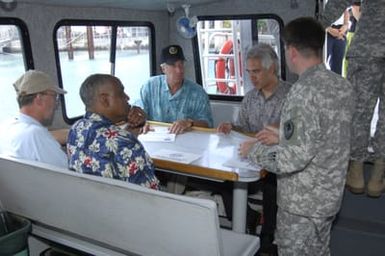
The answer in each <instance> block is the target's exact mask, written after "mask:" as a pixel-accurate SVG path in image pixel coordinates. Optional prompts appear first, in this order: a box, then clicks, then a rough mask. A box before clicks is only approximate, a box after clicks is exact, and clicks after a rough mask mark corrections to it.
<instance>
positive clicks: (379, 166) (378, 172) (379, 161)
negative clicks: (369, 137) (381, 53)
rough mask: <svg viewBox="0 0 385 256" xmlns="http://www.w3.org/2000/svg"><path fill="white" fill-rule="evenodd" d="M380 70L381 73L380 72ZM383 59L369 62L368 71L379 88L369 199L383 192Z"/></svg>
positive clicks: (384, 120)
mask: <svg viewBox="0 0 385 256" xmlns="http://www.w3.org/2000/svg"><path fill="white" fill-rule="evenodd" d="M381 70H382V71H381ZM384 70H385V58H376V59H374V60H373V61H371V66H370V71H371V72H374V73H375V74H371V76H373V77H371V78H372V81H371V82H372V83H374V84H377V85H378V87H379V99H380V101H379V105H378V121H377V126H376V132H375V134H374V141H373V150H374V158H375V161H374V167H373V169H372V172H371V175H370V179H369V182H368V186H367V191H366V192H367V195H368V196H370V197H379V196H381V194H382V192H384V189H385V185H384V180H383V178H384V170H385V143H384V142H385V104H384V101H385V75H384Z"/></svg>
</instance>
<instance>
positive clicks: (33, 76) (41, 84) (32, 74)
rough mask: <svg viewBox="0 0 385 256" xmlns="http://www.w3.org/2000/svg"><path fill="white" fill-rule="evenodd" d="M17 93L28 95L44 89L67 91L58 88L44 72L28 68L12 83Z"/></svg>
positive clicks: (63, 92) (60, 92) (62, 92)
mask: <svg viewBox="0 0 385 256" xmlns="http://www.w3.org/2000/svg"><path fill="white" fill-rule="evenodd" d="M13 86H14V87H15V90H16V93H17V95H19V96H20V95H29V94H35V93H39V92H43V91H46V90H51V91H54V92H56V93H58V94H65V93H67V92H66V91H65V90H63V89H61V88H59V86H57V85H56V83H54V81H53V80H52V79H51V78H50V77H49V76H48V75H47V74H46V73H44V72H41V71H37V70H28V71H27V72H25V73H24V75H22V76H21V77H20V78H19V79H17V81H16V82H15V83H14V84H13Z"/></svg>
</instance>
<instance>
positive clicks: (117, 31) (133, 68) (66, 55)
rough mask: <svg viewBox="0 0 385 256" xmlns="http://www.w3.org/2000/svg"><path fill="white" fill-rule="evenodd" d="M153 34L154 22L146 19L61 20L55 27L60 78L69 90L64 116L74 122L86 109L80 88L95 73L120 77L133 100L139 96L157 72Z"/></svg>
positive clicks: (65, 99) (66, 96)
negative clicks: (117, 20) (145, 20)
mask: <svg viewBox="0 0 385 256" xmlns="http://www.w3.org/2000/svg"><path fill="white" fill-rule="evenodd" d="M153 34H154V29H153V26H152V25H151V24H150V23H143V22H142V23H132V22H105V21H94V22H88V21H73V20H66V21H61V22H59V24H58V25H57V26H56V29H55V39H56V40H55V47H56V58H57V63H58V67H59V73H60V74H59V81H60V80H61V81H60V82H61V83H62V87H63V88H64V89H65V90H66V91H67V92H68V93H67V94H66V95H65V96H64V106H63V114H64V119H65V120H66V121H67V122H68V123H73V122H74V121H75V120H76V119H77V118H79V117H80V116H82V115H83V114H84V113H85V110H84V104H83V102H82V101H81V99H80V96H79V88H80V86H81V83H82V82H83V81H84V80H85V78H86V77H88V76H89V75H91V74H94V73H104V74H111V75H114V76H116V77H118V78H119V79H120V80H121V81H122V83H123V85H124V87H125V92H126V93H127V95H129V96H130V103H134V102H135V101H136V100H138V99H139V93H140V87H141V85H142V84H143V83H144V82H145V81H146V80H147V79H148V78H149V77H150V76H151V75H152V74H154V73H155V71H154V70H152V67H153V64H152V63H154V61H155V60H153V57H152V54H151V52H153V51H154V50H153V47H154V43H153Z"/></svg>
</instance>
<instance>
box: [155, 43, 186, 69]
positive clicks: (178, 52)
mask: <svg viewBox="0 0 385 256" xmlns="http://www.w3.org/2000/svg"><path fill="white" fill-rule="evenodd" d="M178 60H186V59H185V57H184V54H183V50H182V47H180V46H179V45H169V46H167V47H165V48H163V49H162V53H161V55H160V62H161V63H166V64H169V65H173V64H174V63H175V62H176V61H178Z"/></svg>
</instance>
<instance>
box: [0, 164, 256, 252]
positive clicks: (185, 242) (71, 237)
mask: <svg viewBox="0 0 385 256" xmlns="http://www.w3.org/2000/svg"><path fill="white" fill-rule="evenodd" d="M0 201H1V202H2V204H3V207H4V208H5V209H6V210H7V211H9V212H12V213H15V214H19V215H21V216H24V217H26V218H29V219H30V220H32V221H33V230H32V233H33V234H34V235H36V236H40V237H43V238H46V239H48V240H51V241H54V242H58V243H61V244H64V245H67V246H70V247H73V248H76V249H79V250H82V251H85V252H88V253H91V254H94V255H156V256H162V255H165V256H166V255H167V256H171V255H176V256H179V255H194V256H197V255H208V256H213V255H229V256H238V255H254V254H255V252H256V251H257V250H258V247H259V240H258V238H257V237H255V236H250V235H246V234H239V233H235V232H233V231H230V230H224V229H221V228H220V227H219V221H218V216H217V209H216V204H215V203H214V202H212V201H210V200H205V199H198V198H190V197H186V196H182V195H174V194H170V193H166V192H161V191H154V190H151V189H146V188H143V187H140V186H137V185H133V184H128V183H126V182H122V181H118V180H113V179H107V178H101V177H96V176H92V175H84V174H79V173H75V172H72V171H69V170H66V169H61V168H57V167H54V166H51V165H47V164H43V163H37V162H33V161H26V160H17V159H12V158H9V157H5V156H0Z"/></svg>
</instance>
